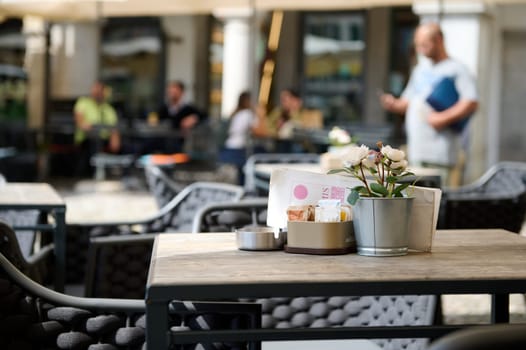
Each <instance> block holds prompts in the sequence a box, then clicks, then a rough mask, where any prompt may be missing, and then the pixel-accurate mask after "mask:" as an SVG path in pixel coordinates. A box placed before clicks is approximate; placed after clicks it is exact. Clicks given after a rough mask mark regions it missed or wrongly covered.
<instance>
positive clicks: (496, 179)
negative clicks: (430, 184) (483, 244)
mask: <svg viewBox="0 0 526 350" xmlns="http://www.w3.org/2000/svg"><path fill="white" fill-rule="evenodd" d="M525 214H526V163H523V162H500V163H497V164H496V165H494V166H493V167H491V168H490V169H489V170H488V171H487V172H486V173H484V175H482V176H481V177H480V178H479V179H478V180H477V181H475V182H474V183H472V184H470V185H466V186H462V187H459V188H457V189H444V190H443V193H442V201H441V207H440V220H439V226H438V227H439V228H441V229H467V228H502V229H506V230H509V231H512V232H517V233H518V232H520V230H521V227H522V225H523V222H524V219H525Z"/></svg>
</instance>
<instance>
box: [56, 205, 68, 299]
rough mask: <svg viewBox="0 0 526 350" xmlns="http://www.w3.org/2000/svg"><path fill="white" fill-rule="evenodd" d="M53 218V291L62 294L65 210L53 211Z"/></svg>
mask: <svg viewBox="0 0 526 350" xmlns="http://www.w3.org/2000/svg"><path fill="white" fill-rule="evenodd" d="M54 216H55V230H54V236H53V240H54V243H55V290H56V291H57V292H60V293H63V292H64V279H65V277H64V276H65V275H66V208H61V209H55V210H54Z"/></svg>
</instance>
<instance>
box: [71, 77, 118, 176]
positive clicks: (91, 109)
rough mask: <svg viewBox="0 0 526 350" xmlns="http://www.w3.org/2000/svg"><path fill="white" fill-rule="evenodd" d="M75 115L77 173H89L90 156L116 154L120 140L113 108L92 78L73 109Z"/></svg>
mask: <svg viewBox="0 0 526 350" xmlns="http://www.w3.org/2000/svg"><path fill="white" fill-rule="evenodd" d="M73 112H74V115H75V127H76V130H75V144H76V145H77V146H78V147H79V151H80V155H79V162H78V164H77V175H90V173H91V168H90V164H89V162H90V158H91V156H92V155H93V154H95V153H99V152H106V153H119V151H120V148H121V139H120V134H119V130H118V128H117V123H118V117H117V113H116V112H115V109H114V108H113V107H112V106H111V105H110V104H109V103H108V102H107V101H106V87H105V85H104V84H103V83H102V82H100V81H96V82H95V83H94V84H93V86H92V87H91V95H90V96H85V97H80V98H79V99H78V100H77V102H76V103H75V107H74V109H73Z"/></svg>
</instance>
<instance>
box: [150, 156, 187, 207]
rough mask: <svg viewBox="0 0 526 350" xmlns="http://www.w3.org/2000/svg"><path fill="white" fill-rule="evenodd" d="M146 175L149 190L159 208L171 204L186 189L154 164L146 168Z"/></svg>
mask: <svg viewBox="0 0 526 350" xmlns="http://www.w3.org/2000/svg"><path fill="white" fill-rule="evenodd" d="M144 175H145V177H146V184H147V185H148V190H149V191H150V193H151V194H152V195H153V197H154V198H155V202H156V203H157V206H158V207H159V208H162V207H163V206H164V205H166V204H167V203H169V202H170V201H171V200H172V198H174V197H175V196H176V195H177V194H178V193H179V192H181V191H182V190H183V188H184V186H182V185H180V184H179V183H177V182H175V181H174V180H173V179H171V178H170V177H169V176H168V175H167V174H166V173H165V172H164V171H163V170H162V169H161V168H160V167H158V166H156V165H153V164H146V165H145V166H144Z"/></svg>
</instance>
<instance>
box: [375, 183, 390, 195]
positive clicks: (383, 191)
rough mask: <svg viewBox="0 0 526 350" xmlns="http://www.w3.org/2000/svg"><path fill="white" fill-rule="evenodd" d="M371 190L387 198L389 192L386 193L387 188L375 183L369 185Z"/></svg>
mask: <svg viewBox="0 0 526 350" xmlns="http://www.w3.org/2000/svg"><path fill="white" fill-rule="evenodd" d="M371 190H372V191H373V192H376V193H379V194H381V195H382V196H387V195H388V194H389V191H387V188H385V187H384V186H382V185H380V184H377V183H372V184H371Z"/></svg>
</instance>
